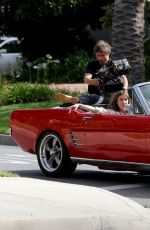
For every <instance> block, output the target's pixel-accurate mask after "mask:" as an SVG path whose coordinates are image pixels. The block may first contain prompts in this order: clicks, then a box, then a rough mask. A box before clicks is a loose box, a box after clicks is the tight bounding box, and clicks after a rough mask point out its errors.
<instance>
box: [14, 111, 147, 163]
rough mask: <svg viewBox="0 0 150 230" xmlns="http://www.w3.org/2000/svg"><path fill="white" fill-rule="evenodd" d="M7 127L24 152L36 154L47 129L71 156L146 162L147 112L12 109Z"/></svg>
mask: <svg viewBox="0 0 150 230" xmlns="http://www.w3.org/2000/svg"><path fill="white" fill-rule="evenodd" d="M10 128H11V132H12V133H11V135H12V137H13V139H14V140H15V142H16V143H17V144H18V145H19V146H20V147H21V148H22V149H23V150H24V151H26V152H30V153H34V154H36V145H37V142H38V139H39V137H40V135H41V134H42V133H44V132H46V131H47V130H51V131H54V132H56V133H57V134H58V135H59V136H60V137H61V138H62V140H63V141H64V143H65V145H66V147H67V149H68V151H69V155H70V157H73V158H83V159H85V158H87V159H96V160H99V159H103V160H110V161H111V160H112V161H125V162H137V163H146V164H149V163H150V116H143V115H138V116H136V115H108V114H103V115H102V114H95V115H94V114H90V113H87V112H81V111H72V112H71V113H69V111H68V109H65V108H63V109H60V108H52V109H31V110H16V111H13V112H12V114H11V118H10Z"/></svg>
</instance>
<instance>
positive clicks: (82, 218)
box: [0, 177, 150, 230]
mask: <svg viewBox="0 0 150 230" xmlns="http://www.w3.org/2000/svg"><path fill="white" fill-rule="evenodd" d="M8 191H9V193H8ZM43 194H44V196H43ZM0 203H1V209H0V216H1V217H0V226H1V229H3V230H12V229H14V230H20V229H21V230H26V229H28V230H32V229H36V230H43V229H44V230H49V229H53V230H58V229H61V230H70V229H72V230H76V229H78V230H81V229H86V230H98V229H99V230H110V229H111V230H120V229H121V230H127V229H132V230H141V229H142V230H149V229H150V210H148V209H145V208H144V207H142V206H141V205H139V204H137V203H136V202H134V201H132V200H130V199H128V198H125V197H123V196H120V195H117V194H115V193H112V192H109V191H106V190H104V189H97V188H91V187H90V186H84V185H74V184H66V183H59V182H56V181H47V180H46V181H43V180H40V179H36V180H35V179H32V178H19V177H18V178H17V177H14V178H13V177H12V178H10V177H8V178H6V177H5V178H1V179H0Z"/></svg>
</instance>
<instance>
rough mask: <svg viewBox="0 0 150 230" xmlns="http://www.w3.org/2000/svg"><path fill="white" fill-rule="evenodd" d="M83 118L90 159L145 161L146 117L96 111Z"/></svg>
mask: <svg viewBox="0 0 150 230" xmlns="http://www.w3.org/2000/svg"><path fill="white" fill-rule="evenodd" d="M83 121H84V128H83V129H84V137H85V143H86V152H87V153H88V157H89V158H94V159H95V158H96V159H105V160H119V161H130V162H145V161H146V143H145V141H146V140H145V126H146V123H145V116H143V115H141V116H140V115H138V116H137V115H108V114H103V115H102V114H97V115H91V116H90V117H87V118H86V116H85V118H84V117H83Z"/></svg>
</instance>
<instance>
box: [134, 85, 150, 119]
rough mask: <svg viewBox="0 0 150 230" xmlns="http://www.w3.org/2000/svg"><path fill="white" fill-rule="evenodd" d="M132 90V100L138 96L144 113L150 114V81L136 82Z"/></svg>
mask: <svg viewBox="0 0 150 230" xmlns="http://www.w3.org/2000/svg"><path fill="white" fill-rule="evenodd" d="M132 91H133V92H132V100H133V98H134V97H136V99H137V101H138V103H139V106H140V107H141V108H142V110H143V114H146V115H150V82H144V83H139V84H136V85H134V86H133V87H132ZM133 94H134V95H133Z"/></svg>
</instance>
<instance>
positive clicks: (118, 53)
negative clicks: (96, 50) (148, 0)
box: [112, 0, 145, 85]
mask: <svg viewBox="0 0 150 230" xmlns="http://www.w3.org/2000/svg"><path fill="white" fill-rule="evenodd" d="M144 4H145V0H132V1H131V0H115V3H114V12H113V23H112V57H113V59H114V60H115V59H121V58H127V59H128V61H129V63H130V65H131V71H130V74H129V76H128V79H129V84H130V85H133V84H135V83H139V82H142V81H144V80H145V74H144V73H145V69H144Z"/></svg>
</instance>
